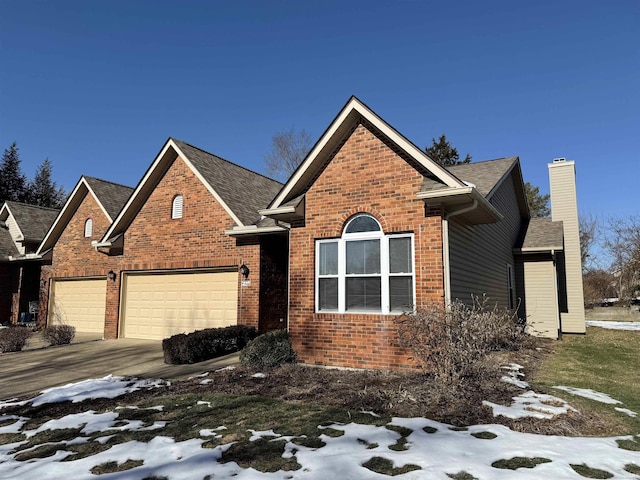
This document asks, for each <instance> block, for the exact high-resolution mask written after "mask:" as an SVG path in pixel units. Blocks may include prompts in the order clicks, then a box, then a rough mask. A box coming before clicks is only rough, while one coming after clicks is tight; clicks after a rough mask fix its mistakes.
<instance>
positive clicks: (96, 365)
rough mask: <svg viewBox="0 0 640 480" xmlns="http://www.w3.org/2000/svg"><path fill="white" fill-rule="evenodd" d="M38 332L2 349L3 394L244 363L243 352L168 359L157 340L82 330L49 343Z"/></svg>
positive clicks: (168, 376) (175, 376) (180, 375)
mask: <svg viewBox="0 0 640 480" xmlns="http://www.w3.org/2000/svg"><path fill="white" fill-rule="evenodd" d="M44 345H46V344H44V342H41V341H39V340H38V338H37V337H34V338H32V339H31V340H30V341H29V344H28V345H27V347H26V349H25V350H23V351H22V352H13V353H3V354H0V400H6V399H9V398H15V397H21V396H25V395H34V394H37V393H39V392H40V391H42V390H44V389H46V388H50V387H55V386H59V385H65V384H67V383H71V382H78V381H81V380H86V379H88V378H102V377H104V376H106V375H110V374H111V375H131V376H135V377H138V378H162V379H165V380H179V379H186V378H187V377H190V376H193V375H197V374H199V373H202V372H207V371H212V370H216V369H219V368H222V367H225V366H228V365H234V364H237V363H238V357H239V354H238V353H234V354H231V355H227V356H225V357H220V358H217V359H214V360H209V361H206V362H200V363H196V364H193V365H167V364H165V363H164V359H163V353H162V343H161V342H160V341H155V340H133V339H127V338H123V339H119V340H99V339H96V337H95V336H91V335H87V334H84V335H82V334H79V335H78V336H77V338H76V339H74V342H73V343H72V344H71V345H60V346H55V347H46V348H44Z"/></svg>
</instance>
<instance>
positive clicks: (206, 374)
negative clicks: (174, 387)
mask: <svg viewBox="0 0 640 480" xmlns="http://www.w3.org/2000/svg"><path fill="white" fill-rule="evenodd" d="M208 376H209V372H204V373H201V374H200V375H194V376H193V377H189V378H187V380H193V379H194V378H202V377H208Z"/></svg>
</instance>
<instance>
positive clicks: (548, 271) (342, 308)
mask: <svg viewBox="0 0 640 480" xmlns="http://www.w3.org/2000/svg"><path fill="white" fill-rule="evenodd" d="M549 174H550V179H551V197H552V209H553V217H552V218H551V219H531V218H530V213H529V208H528V205H527V201H526V196H525V193H524V186H523V180H522V172H521V168H520V161H519V159H518V157H506V158H500V159H496V160H490V161H485V162H477V163H472V164H467V165H459V166H454V167H450V168H444V167H442V166H440V165H438V164H437V163H436V162H434V161H433V160H432V159H430V158H429V157H428V155H426V154H425V153H424V152H423V151H422V150H421V149H419V148H418V147H416V146H415V145H414V144H413V143H411V142H410V141H409V140H407V139H406V138H405V137H404V136H402V135H401V134H400V133H399V132H397V131H396V130H395V129H394V128H393V127H391V126H390V125H389V124H388V123H387V122H385V121H384V120H383V119H382V118H381V117H379V116H378V115H377V114H376V113H374V112H373V111H372V110H371V109H369V108H368V107H367V106H366V105H365V104H363V103H362V102H361V101H360V100H358V99H357V98H355V97H352V98H351V99H350V100H349V101H348V102H347V103H346V105H345V106H344V107H343V108H342V110H341V111H340V112H339V113H338V115H337V117H336V118H335V119H334V120H333V122H332V123H331V124H330V125H329V127H328V128H327V130H326V131H325V133H324V134H323V135H322V136H321V138H320V139H319V140H318V142H317V143H316V144H315V146H314V147H313V149H312V150H311V152H310V153H309V154H308V156H307V157H306V158H305V159H304V161H303V162H302V164H301V165H300V166H299V168H298V169H297V170H296V171H295V172H294V173H293V174H292V176H291V177H290V178H289V180H288V181H287V182H286V183H285V184H284V185H282V184H280V183H278V182H276V181H274V180H271V179H268V178H266V177H264V176H262V175H260V174H258V173H255V172H252V171H250V170H247V169H245V168H243V167H241V166H238V165H235V164H233V163H231V162H228V161H226V160H224V159H222V158H220V157H217V156H215V155H213V154H210V153H208V152H205V151H203V150H200V149H198V148H196V147H194V146H192V145H189V144H187V143H185V142H182V141H179V140H176V139H174V138H169V139H168V140H167V142H166V143H165V144H164V146H163V147H162V149H161V150H160V152H159V153H158V155H157V156H156V157H155V159H154V161H153V162H152V164H151V166H150V167H149V169H148V170H147V172H146V173H145V175H144V176H143V178H142V179H141V180H140V182H139V183H138V185H137V186H136V188H135V189H134V190H133V191H131V190H128V191H126V192H125V191H121V196H120V197H119V198H120V201H119V202H116V203H117V204H118V205H114V207H117V208H114V209H113V212H115V213H108V214H107V209H106V208H102V209H101V210H102V211H103V213H105V215H102V217H99V216H98V213H99V211H100V208H98V207H100V206H101V205H102V206H103V207H104V202H106V201H107V199H110V198H112V197H111V195H109V194H106V195H104V194H100V193H95V192H94V190H95V188H94V187H92V186H91V185H90V182H89V181H88V180H87V179H85V178H84V177H83V180H81V182H80V183H79V185H78V186H77V187H76V190H77V192H76V190H74V192H73V193H72V196H71V197H70V199H69V201H68V202H67V205H65V207H64V208H63V210H62V211H61V213H60V215H59V216H58V218H57V219H56V222H54V225H53V226H52V227H51V229H50V230H49V232H48V234H47V236H46V238H45V240H44V241H43V243H42V245H41V246H40V249H39V253H40V254H42V255H45V256H48V257H46V258H50V259H51V265H50V266H49V267H48V269H49V270H47V272H45V274H43V279H44V280H45V281H46V282H50V287H49V291H50V295H51V297H52V298H51V300H49V304H50V305H51V306H52V308H50V309H49V321H50V322H55V321H56V316H58V317H66V318H65V320H64V321H66V322H71V323H73V322H75V320H74V319H75V318H79V315H80V313H78V315H75V314H73V313H70V312H73V309H74V308H76V307H72V305H76V304H74V303H73V302H71V301H70V300H69V296H68V293H67V290H69V289H71V287H74V288H73V289H72V290H73V291H74V292H75V293H74V295H75V297H74V298H82V299H83V302H84V307H82V306H81V305H82V303H77V305H78V307H77V308H78V309H79V310H78V312H81V311H84V312H85V315H84V316H85V317H86V316H87V315H86V312H93V311H95V312H96V317H95V329H96V330H97V331H100V329H102V332H103V335H104V337H105V338H120V337H129V338H155V339H160V338H164V337H167V336H170V335H173V334H175V333H180V332H188V331H193V330H196V329H200V328H205V327H217V326H225V325H230V324H236V323H238V324H245V325H252V326H255V327H256V328H257V329H258V330H259V331H261V332H265V331H269V330H274V329H278V328H288V330H289V333H290V337H291V339H292V342H293V346H294V349H295V350H296V352H297V354H298V358H299V360H300V361H301V362H304V363H307V364H318V365H333V366H343V367H363V368H407V367H410V366H411V365H412V363H411V360H410V358H409V352H408V351H406V350H404V349H403V348H401V347H400V346H399V345H398V341H397V333H396V327H395V324H394V319H395V318H396V317H397V315H399V314H401V313H402V312H406V311H411V310H412V309H414V308H419V307H421V306H424V305H427V304H429V303H431V302H437V303H441V304H446V303H448V302H451V301H454V300H456V299H459V300H461V301H464V302H471V301H472V296H473V295H477V296H481V295H486V296H487V297H488V298H489V299H490V301H491V302H492V303H494V304H497V305H499V306H502V307H505V308H509V309H512V310H514V311H517V312H518V314H519V315H520V316H521V318H526V319H527V322H528V328H529V329H530V331H531V332H532V333H535V334H538V335H544V336H550V337H558V336H560V335H562V334H563V333H584V331H585V329H584V311H583V310H582V290H581V288H582V283H581V281H579V277H578V276H579V273H580V263H579V262H580V247H579V241H578V230H577V205H576V193H575V190H576V186H575V165H574V162H568V161H566V160H564V159H557V161H554V163H552V164H551V165H550V166H549ZM83 182H84V183H83ZM85 184H86V185H85ZM90 193H93V195H89V194H90ZM101 195H102V196H101ZM76 196H77V197H78V198H76ZM125 197H126V198H125ZM98 198H102V200H98ZM87 202H88V203H89V204H88V205H85V203H87ZM92 209H93V210H92ZM88 219H93V222H94V225H95V226H96V230H95V231H96V232H99V234H98V233H97V234H96V235H94V236H92V237H91V238H90V239H88V240H87V239H86V237H84V238H83V232H85V233H86V228H87V225H86V223H87V221H88ZM98 222H99V225H98ZM45 277H46V278H45ZM89 281H93V282H95V291H96V295H95V299H94V297H93V296H90V295H89V294H88V293H86V292H85V293H83V294H82V293H79V292H80V290H79V288H75V287H76V286H77V285H79V284H86V285H87V286H88V285H89V283H88V282H89ZM61 287H63V288H62V292H63V293H62V294H61V293H60V291H61ZM65 289H66V290H65ZM61 295H62V300H61V299H60V298H61ZM89 298H91V299H92V300H90V301H89V300H88V299H89ZM45 301H46V300H45ZM41 308H44V307H42V306H41ZM63 314H64V315H63ZM78 325H79V326H82V328H88V327H86V326H84V325H80V324H78Z"/></svg>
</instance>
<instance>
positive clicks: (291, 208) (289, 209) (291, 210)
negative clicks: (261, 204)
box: [258, 205, 296, 217]
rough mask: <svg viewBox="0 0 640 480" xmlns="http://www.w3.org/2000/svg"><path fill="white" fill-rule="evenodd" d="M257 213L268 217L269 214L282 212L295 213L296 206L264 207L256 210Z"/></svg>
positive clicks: (280, 213)
mask: <svg viewBox="0 0 640 480" xmlns="http://www.w3.org/2000/svg"><path fill="white" fill-rule="evenodd" d="M258 213H259V214H260V215H262V216H264V217H268V216H270V215H282V214H283V213H296V206H294V205H286V206H284V207H277V208H265V209H264V210H258Z"/></svg>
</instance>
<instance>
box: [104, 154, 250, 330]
mask: <svg viewBox="0 0 640 480" xmlns="http://www.w3.org/2000/svg"><path fill="white" fill-rule="evenodd" d="M178 194H179V195H182V196H183V215H182V218H179V219H172V218H171V207H172V202H173V199H174V197H175V196H176V195H178ZM233 225H234V222H233V220H232V218H231V217H230V216H229V214H228V213H227V212H226V211H225V210H224V208H223V207H222V206H221V205H220V204H219V203H218V202H217V201H216V199H215V198H214V196H213V195H212V194H211V192H210V191H209V190H208V189H207V188H206V187H205V186H204V185H203V184H202V183H201V182H200V180H199V179H198V178H197V177H196V176H195V174H194V173H193V172H192V171H191V169H190V168H189V167H188V166H187V164H186V163H185V162H184V161H183V160H182V159H180V158H178V159H176V161H175V162H174V163H173V164H172V166H171V167H170V168H169V169H168V171H167V172H166V174H165V175H164V177H163V178H162V179H161V180H160V182H159V183H158V185H157V186H156V188H155V189H154V190H153V192H152V193H151V195H150V196H149V198H148V199H147V201H146V202H145V204H144V206H143V207H142V208H141V210H140V212H139V213H138V214H137V216H136V218H135V219H134V220H133V222H132V223H131V225H130V226H129V228H128V229H127V231H126V233H125V236H124V252H123V255H122V256H120V257H117V259H118V262H119V264H118V269H117V273H118V277H117V281H116V283H115V284H112V285H110V286H109V287H108V292H107V312H106V317H107V318H106V324H105V337H106V338H116V336H117V334H118V306H119V297H120V279H121V272H122V271H140V270H164V269H185V268H218V267H219V268H238V267H239V266H240V265H241V264H242V263H243V262H244V263H246V264H247V265H248V266H249V268H250V269H251V275H250V280H251V285H250V286H245V287H241V286H240V278H239V277H240V275H238V304H239V305H238V323H240V324H244V325H251V326H254V327H256V328H257V327H258V293H259V285H260V268H259V261H260V258H259V255H260V247H259V241H258V239H257V238H244V239H241V240H236V239H235V238H232V237H229V236H228V235H225V233H224V232H225V230H228V229H230V228H231V227H232V226H233ZM108 283H113V282H108Z"/></svg>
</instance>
